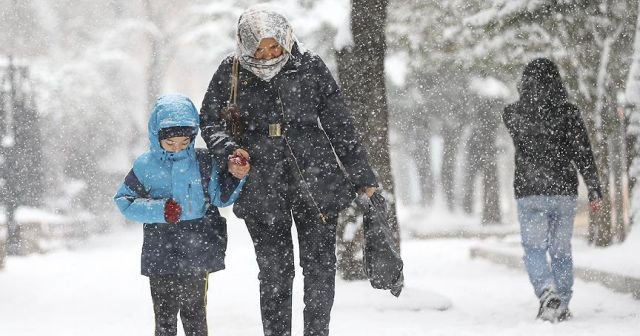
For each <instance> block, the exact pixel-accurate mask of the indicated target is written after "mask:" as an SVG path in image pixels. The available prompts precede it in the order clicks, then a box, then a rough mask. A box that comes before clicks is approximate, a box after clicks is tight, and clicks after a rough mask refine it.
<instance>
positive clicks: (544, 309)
mask: <svg viewBox="0 0 640 336" xmlns="http://www.w3.org/2000/svg"><path fill="white" fill-rule="evenodd" d="M559 308H560V297H559V296H558V294H556V291H555V290H554V289H553V288H547V289H545V290H544V291H543V292H542V295H540V309H538V316H537V318H539V319H541V320H543V321H549V322H556V321H557V319H558V315H559V313H560V312H559Z"/></svg>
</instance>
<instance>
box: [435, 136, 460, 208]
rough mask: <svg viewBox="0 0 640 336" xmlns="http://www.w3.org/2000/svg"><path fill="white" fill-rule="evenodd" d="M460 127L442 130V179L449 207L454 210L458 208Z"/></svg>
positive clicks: (443, 190)
mask: <svg viewBox="0 0 640 336" xmlns="http://www.w3.org/2000/svg"><path fill="white" fill-rule="evenodd" d="M460 133H461V130H460V129H459V128H457V127H456V128H447V129H444V130H443V132H442V138H443V142H444V144H443V153H442V166H441V168H440V181H441V184H442V192H443V193H444V197H445V201H446V203H447V209H449V211H454V210H455V208H456V203H457V202H456V194H455V177H456V163H457V162H458V161H457V159H458V148H459V147H460Z"/></svg>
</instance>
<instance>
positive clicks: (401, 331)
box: [0, 221, 640, 336]
mask: <svg viewBox="0 0 640 336" xmlns="http://www.w3.org/2000/svg"><path fill="white" fill-rule="evenodd" d="M229 227H230V230H229V231H230V242H229V250H228V258H227V270H225V271H222V272H218V273H215V274H213V275H212V276H211V278H210V280H211V281H210V289H209V325H210V334H211V335H238V336H240V335H243V336H246V335H261V332H260V319H259V308H258V295H257V280H256V277H257V268H256V266H255V261H254V257H253V251H252V250H253V248H252V245H251V242H250V240H249V237H248V234H247V233H246V229H245V228H244V226H243V224H242V223H241V222H238V221H230V223H229ZM140 244H141V228H140V227H133V228H129V229H124V230H122V231H120V232H117V233H113V234H109V235H105V236H102V237H96V238H93V239H91V240H90V241H89V242H87V243H85V244H84V245H83V246H80V247H78V248H77V249H75V250H71V251H57V252H53V253H50V254H47V255H40V256H29V257H21V258H18V257H11V258H9V260H8V261H7V265H6V268H5V269H4V270H3V271H0V335H11V336H32V335H38V336H50V335H56V336H57V335H60V336H62V335H64V336H74V335H77V336H87V335H91V336H101V335H105V336H106V335H123V336H127V335H151V334H152V329H153V316H152V311H151V302H150V297H149V289H148V284H147V281H146V278H145V277H143V276H141V275H139V248H140ZM472 244H473V241H468V240H436V241H406V242H404V243H403V257H404V259H405V264H406V270H405V277H406V279H407V280H406V282H407V288H406V289H405V292H404V293H403V295H402V296H401V298H400V299H399V300H396V299H395V298H393V297H392V296H391V295H390V294H388V293H386V292H382V291H378V290H373V289H369V288H368V284H367V283H365V282H356V283H347V282H344V281H341V280H338V288H337V293H336V304H335V306H334V310H333V315H332V324H331V329H332V335H333V336H342V335H344V336H347V335H348V336H358V335H379V336H386V335H389V336H403V335H411V336H417V335H455V336H464V335H473V336H481V335H491V336H493V335H540V334H543V335H563V336H571V335H580V336H586V335H598V336H600V335H639V334H640V332H638V328H639V326H640V301H636V300H633V299H632V298H631V296H630V295H621V294H616V293H613V292H611V291H609V290H607V289H605V288H604V287H602V286H600V285H597V284H589V283H585V282H581V281H578V282H577V283H576V286H575V296H574V301H573V303H572V309H573V312H574V315H575V318H574V319H573V320H572V321H570V322H568V323H562V324H556V325H552V324H549V323H542V322H539V321H535V320H534V316H535V313H536V309H537V303H536V300H535V298H533V294H532V293H531V289H530V286H529V284H528V282H527V279H526V275H525V274H524V273H523V272H521V271H515V270H510V269H507V268H505V267H502V266H497V265H493V264H490V263H488V262H485V261H482V260H472V259H470V258H469V257H468V255H469V253H468V250H469V247H470V246H471V245H472ZM299 271H300V270H298V277H297V278H296V292H295V294H294V295H295V297H294V315H295V319H294V334H295V335H301V330H302V327H301V316H302V313H301V312H302V306H301V301H302V299H301V292H300V287H301V282H300V275H299V274H300V273H299ZM431 291H436V292H438V293H439V294H442V295H444V296H446V297H448V298H449V299H450V300H451V302H452V303H453V306H452V307H451V308H450V309H448V310H445V311H438V310H435V309H433V307H436V306H439V305H442V304H445V303H446V299H444V301H443V298H442V297H441V296H439V295H436V294H433V293H432V292H431Z"/></svg>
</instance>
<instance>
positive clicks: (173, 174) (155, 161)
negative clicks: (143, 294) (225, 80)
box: [114, 94, 245, 275]
mask: <svg viewBox="0 0 640 336" xmlns="http://www.w3.org/2000/svg"><path fill="white" fill-rule="evenodd" d="M199 121H200V119H199V116H198V111H197V110H196V108H195V106H194V105H193V103H192V102H191V100H190V99H189V98H188V97H186V96H184V95H180V94H170V95H164V96H162V97H160V98H158V100H157V101H156V104H155V106H154V108H153V111H152V113H151V117H150V119H149V124H148V131H149V142H150V150H149V151H147V152H145V153H144V154H142V155H141V156H140V157H138V158H137V159H136V160H135V162H134V164H133V168H132V169H131V171H130V172H129V174H128V175H127V177H126V178H125V181H124V183H122V185H121V186H120V188H119V189H118V191H117V192H116V195H115V197H114V199H115V202H116V205H117V206H118V209H119V210H120V212H122V214H123V215H124V216H125V217H126V218H127V219H129V220H132V221H136V222H142V223H145V225H144V242H143V248H142V250H143V251H142V273H143V274H144V275H152V274H184V273H203V272H213V271H216V270H219V269H222V268H224V251H225V250H226V222H225V220H224V218H222V217H221V216H220V214H219V212H218V209H217V208H218V207H224V206H228V205H231V204H232V203H233V202H235V200H236V199H237V198H238V196H239V193H240V191H241V189H242V186H243V185H244V182H245V181H244V179H243V180H239V181H238V180H237V179H235V178H234V177H233V176H231V175H230V174H229V173H228V172H226V171H220V169H219V168H218V166H217V165H216V160H211V174H210V175H211V177H210V179H209V183H208V188H207V189H208V196H209V197H208V198H209V199H210V202H207V198H206V197H205V196H206V195H205V192H204V189H203V183H202V181H201V170H200V163H199V161H198V158H197V156H196V149H195V144H194V142H195V141H194V140H192V141H191V143H190V144H189V145H188V146H187V148H186V149H184V150H181V151H179V152H168V151H165V150H164V149H163V148H162V146H161V145H160V139H159V137H158V133H159V131H160V129H163V128H168V127H175V126H187V127H193V129H194V134H193V135H194V137H193V138H194V139H195V135H196V134H197V132H198V127H199V123H200V122H199ZM223 185H224V186H227V188H224V189H225V190H227V192H223V188H222V187H221V186H223ZM229 185H231V187H230V188H229V187H228V186H229ZM229 194H230V195H229ZM170 198H172V199H174V200H175V201H176V202H178V204H180V206H181V208H182V214H181V216H180V221H179V222H178V223H177V224H167V222H166V220H165V218H164V206H165V203H166V202H167V200H168V199H170Z"/></svg>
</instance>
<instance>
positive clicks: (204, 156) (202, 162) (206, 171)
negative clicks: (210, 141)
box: [196, 148, 213, 207]
mask: <svg viewBox="0 0 640 336" xmlns="http://www.w3.org/2000/svg"><path fill="white" fill-rule="evenodd" d="M196 158H197V159H198V166H199V168H200V179H201V182H202V189H203V191H204V200H205V205H206V206H207V207H208V206H209V204H210V203H211V197H210V195H209V181H211V169H212V168H213V165H212V162H211V160H212V159H211V154H209V150H208V149H206V148H196Z"/></svg>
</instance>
